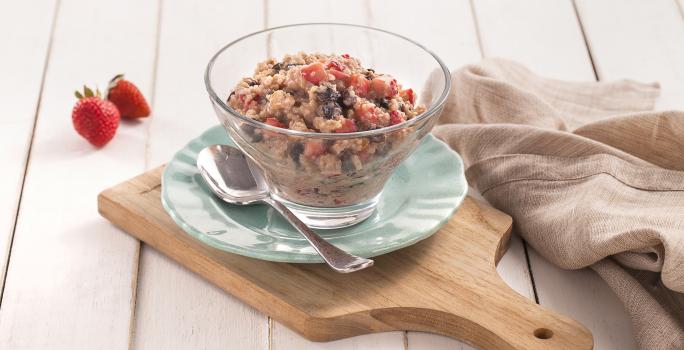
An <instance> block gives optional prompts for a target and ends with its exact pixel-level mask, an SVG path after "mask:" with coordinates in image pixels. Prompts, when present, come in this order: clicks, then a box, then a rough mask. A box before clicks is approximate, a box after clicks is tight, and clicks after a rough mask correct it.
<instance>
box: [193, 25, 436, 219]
mask: <svg viewBox="0 0 684 350" xmlns="http://www.w3.org/2000/svg"><path fill="white" fill-rule="evenodd" d="M300 51H303V52H307V53H327V54H331V53H336V54H343V53H346V54H349V55H350V56H352V57H356V58H358V59H360V60H361V63H362V65H363V66H364V67H371V68H373V69H375V70H376V71H377V72H382V73H386V74H390V75H392V76H393V77H394V78H396V79H397V81H398V82H400V83H401V84H402V85H403V87H404V88H409V87H410V88H412V89H413V90H414V91H415V95H416V96H419V98H418V101H417V102H416V104H418V103H422V104H425V106H426V108H427V109H426V111H425V112H424V113H423V114H420V115H418V116H416V117H414V118H412V119H409V120H407V121H405V122H403V123H400V124H397V125H393V126H389V127H385V128H380V129H375V130H369V131H361V132H353V133H316V132H302V131H296V130H290V129H283V128H278V127H275V126H271V125H267V124H264V123H261V122H259V121H256V120H253V119H251V118H250V117H248V116H245V115H241V114H240V113H238V112H237V111H235V110H234V109H233V108H231V107H230V106H229V105H228V103H227V102H226V101H227V99H228V97H229V95H230V93H231V91H232V90H233V88H234V87H235V85H236V84H237V82H238V81H240V80H241V79H242V78H243V77H248V76H251V75H252V73H253V71H254V68H255V67H256V64H257V63H259V62H262V61H264V60H266V59H267V58H274V59H276V60H279V59H281V58H282V57H283V56H284V55H285V54H295V53H297V52H300ZM205 84H206V87H207V91H208V92H209V97H210V99H211V102H212V104H213V106H214V110H215V111H216V115H217V116H218V119H219V120H220V121H221V124H223V126H224V128H225V130H226V131H227V133H228V134H229V136H230V137H231V138H232V139H233V140H234V141H235V143H236V144H237V145H238V147H240V149H242V151H243V152H245V154H247V156H249V157H250V158H251V159H252V160H254V162H255V163H256V164H257V165H258V166H259V167H260V168H261V170H262V172H263V174H264V176H265V177H266V178H267V180H268V181H269V182H270V184H271V191H272V194H273V195H274V196H275V197H277V199H279V200H280V201H282V202H283V203H284V204H285V205H286V206H288V207H289V208H290V209H291V210H292V211H293V212H294V213H295V214H296V215H297V216H298V217H299V218H300V219H302V220H303V221H304V222H305V223H306V224H308V225H309V226H311V227H314V228H339V227H345V226H350V225H353V224H356V223H358V222H361V221H362V220H364V219H366V218H367V217H368V216H370V215H371V214H372V213H373V210H374V209H375V206H376V205H377V203H378V198H379V197H380V195H381V192H382V189H383V186H384V185H385V182H386V181H387V180H388V179H389V177H390V176H391V175H392V171H393V170H394V169H395V168H396V167H397V165H399V164H400V163H401V162H402V161H403V160H404V159H406V157H407V156H408V155H409V154H411V152H412V151H413V150H415V149H416V147H417V146H418V145H419V144H420V141H421V139H422V138H423V137H424V136H425V135H427V134H428V133H429V132H430V130H431V129H432V127H433V126H434V124H435V122H436V121H437V119H438V118H439V115H440V113H441V111H442V108H443V106H444V102H445V100H446V97H447V95H448V93H449V89H450V76H449V70H448V69H447V67H446V65H445V64H444V63H443V62H442V60H440V59H439V57H437V56H436V55H435V54H434V53H432V52H430V51H429V50H427V49H426V48H424V47H423V46H421V45H420V44H417V43H416V42H414V41H411V40H409V39H407V38H405V37H403V36H400V35H397V34H394V33H390V32H387V31H384V30H379V29H374V28H370V27H364V26H357V25H349V24H335V23H308V24H296V25H288V26H282V27H277V28H272V29H267V30H264V31H260V32H257V33H254V34H250V35H247V36H244V37H242V38H240V39H238V40H235V41H233V42H232V43H230V44H228V45H226V46H225V47H223V48H222V49H220V50H219V51H218V52H217V53H216V54H215V55H214V56H213V57H212V59H211V60H210V61H209V64H208V66H207V70H206V73H205ZM310 149H311V150H317V151H316V152H309V151H308V150H310ZM342 149H347V151H343V152H340V150H342ZM321 150H323V152H322V153H321ZM314 158H315V159H314ZM314 164H315V166H313V165H314Z"/></svg>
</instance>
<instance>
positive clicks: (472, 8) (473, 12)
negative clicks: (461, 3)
mask: <svg viewBox="0 0 684 350" xmlns="http://www.w3.org/2000/svg"><path fill="white" fill-rule="evenodd" d="M468 4H469V5H470V14H471V16H472V17H473V25H474V27H475V37H477V47H478V48H479V49H480V57H481V58H484V57H485V53H484V45H482V34H481V33H480V22H478V20H477V10H476V9H475V2H474V0H468Z"/></svg>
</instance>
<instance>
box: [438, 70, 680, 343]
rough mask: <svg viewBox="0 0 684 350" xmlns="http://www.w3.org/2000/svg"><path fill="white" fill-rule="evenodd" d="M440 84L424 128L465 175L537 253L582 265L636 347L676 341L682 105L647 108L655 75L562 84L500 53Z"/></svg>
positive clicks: (655, 91)
mask: <svg viewBox="0 0 684 350" xmlns="http://www.w3.org/2000/svg"><path fill="white" fill-rule="evenodd" d="M452 86H453V88H452V92H451V95H450V97H449V99H448V101H447V103H446V106H445V111H444V113H443V115H442V119H441V120H440V124H442V125H440V126H438V127H436V128H435V130H434V133H435V135H437V137H439V138H441V139H442V140H443V141H445V142H446V143H447V144H449V145H450V146H451V147H452V148H454V149H455V150H457V151H458V152H459V153H461V155H462V156H463V158H464V161H465V163H466V168H467V170H466V176H467V177H468V180H469V182H470V184H471V185H472V186H474V187H475V188H477V189H478V190H479V191H480V193H482V195H483V196H484V197H485V198H486V199H487V200H488V201H489V202H490V203H491V204H492V205H494V206H495V207H497V208H499V209H501V210H503V211H505V212H507V213H508V214H510V215H511V216H513V218H514V222H515V229H516V231H517V232H518V233H519V234H520V235H521V236H522V237H523V238H525V239H526V240H527V241H528V243H529V244H530V245H531V246H533V247H534V248H535V249H536V250H537V251H539V253H540V254H541V255H543V256H544V257H545V258H546V259H548V260H549V261H551V262H552V263H554V264H556V265H558V266H560V267H562V268H566V269H578V268H583V267H591V268H593V269H594V270H595V271H596V272H597V273H598V274H599V275H600V276H601V277H602V278H603V279H604V280H605V281H606V282H607V283H608V285H609V286H610V287H611V288H612V289H613V290H614V291H615V293H616V294H617V295H618V297H619V298H620V299H621V301H622V302H623V303H624V304H625V308H626V310H627V311H628V312H629V313H630V315H631V317H632V321H633V325H634V329H635V336H636V338H637V343H638V344H639V346H640V347H641V348H643V349H682V348H684V326H683V325H684V294H682V293H684V171H683V170H684V112H677V111H666V112H652V111H651V109H652V108H653V105H654V101H655V98H656V97H657V96H658V93H659V87H658V85H657V84H640V83H637V82H633V81H618V82H609V83H604V82H586V83H585V82H564V81H558V80H553V79H546V78H542V77H539V76H537V75H535V74H533V73H532V72H530V71H529V70H527V69H526V68H525V67H523V66H521V65H519V64H516V63H514V62H511V61H506V60H501V59H488V60H485V61H483V62H482V63H480V64H478V65H469V66H466V67H464V68H462V69H461V70H459V71H456V72H454V73H453V75H452ZM653 273H656V276H657V277H656V279H655V280H656V281H658V283H656V284H658V285H660V286H661V288H660V289H659V290H657V291H655V290H653V286H654V283H653V282H652V281H653V280H654V277H653ZM646 280H649V281H650V282H644V281H646ZM588 302H590V301H588Z"/></svg>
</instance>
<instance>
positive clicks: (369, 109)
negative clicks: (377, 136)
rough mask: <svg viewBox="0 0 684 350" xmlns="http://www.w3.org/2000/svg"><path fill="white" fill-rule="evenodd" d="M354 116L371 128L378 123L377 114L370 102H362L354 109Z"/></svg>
mask: <svg viewBox="0 0 684 350" xmlns="http://www.w3.org/2000/svg"><path fill="white" fill-rule="evenodd" d="M354 112H355V113H356V117H357V118H358V120H359V122H361V124H363V125H365V126H367V127H369V128H372V127H375V126H377V125H378V115H377V113H376V111H375V106H374V105H373V104H372V103H364V104H362V105H360V106H357V107H356V108H355V109H354Z"/></svg>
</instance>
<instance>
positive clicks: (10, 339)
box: [0, 0, 157, 349]
mask: <svg viewBox="0 0 684 350" xmlns="http://www.w3.org/2000/svg"><path fill="white" fill-rule="evenodd" d="M156 12H157V2H156V1H133V0H128V1H118V2H107V3H105V2H94V1H81V0H63V1H61V5H60V9H59V14H58V20H57V25H56V29H55V33H54V43H53V48H52V54H51V60H50V63H49V69H48V71H47V75H46V80H45V88H44V92H43V96H42V106H41V110H40V113H39V115H38V122H37V129H36V134H35V138H34V144H33V150H32V155H31V159H30V163H29V167H28V172H27V177H26V185H25V189H24V193H23V197H22V204H21V210H20V213H19V216H18V222H17V230H16V234H15V238H14V244H13V247H12V253H11V259H10V262H9V269H8V273H7V279H6V287H5V292H4V298H3V303H2V308H1V309H0V348H3V349H109V348H111V349H123V348H126V347H127V345H128V338H129V328H130V326H129V323H130V318H131V306H132V305H131V304H132V285H133V279H132V278H133V276H134V275H135V274H134V272H135V269H136V263H137V258H136V256H137V251H138V242H137V241H136V240H134V239H132V238H130V237H128V236H127V235H124V234H122V233H121V232H120V231H119V230H117V229H115V228H114V227H113V226H112V225H110V224H109V223H107V222H106V221H105V220H103V219H102V218H101V217H99V215H98V214H97V194H98V192H99V191H101V190H102V189H104V188H107V187H109V186H111V185H112V184H113V183H116V182H118V181H123V180H125V179H126V178H128V177H130V176H131V174H136V173H139V172H141V171H142V170H144V146H145V129H144V128H143V127H140V126H138V125H130V124H128V125H126V124H125V125H122V127H121V128H120V129H119V131H118V133H117V136H116V138H115V139H114V140H113V141H112V142H111V143H110V144H108V145H107V146H106V147H105V148H104V149H101V150H96V149H94V148H93V147H92V146H90V144H88V143H87V142H86V141H85V140H83V139H82V138H80V137H79V136H78V135H77V134H76V132H75V131H74V130H73V127H72V125H71V117H70V116H71V109H72V106H73V104H74V103H75V98H74V97H73V91H74V90H75V89H76V88H78V87H79V86H81V85H82V84H83V83H84V82H91V83H95V82H98V83H99V84H100V86H101V87H103V86H105V85H106V82H107V81H108V80H109V79H110V78H111V77H112V76H113V75H114V74H116V73H118V72H120V71H125V72H127V73H128V74H129V76H130V77H131V78H132V79H133V80H135V81H136V82H138V83H139V85H140V87H141V89H142V90H143V91H149V89H150V78H151V74H150V72H151V68H152V66H153V54H154V43H155V22H154V20H150V19H154V18H156ZM31 15H32V14H28V16H29V17H30V16H31ZM111 28H114V29H113V30H107V29H111ZM105 30H106V31H105ZM103 31H105V32H103ZM3 34H4V33H3ZM3 54H4V52H3Z"/></svg>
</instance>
